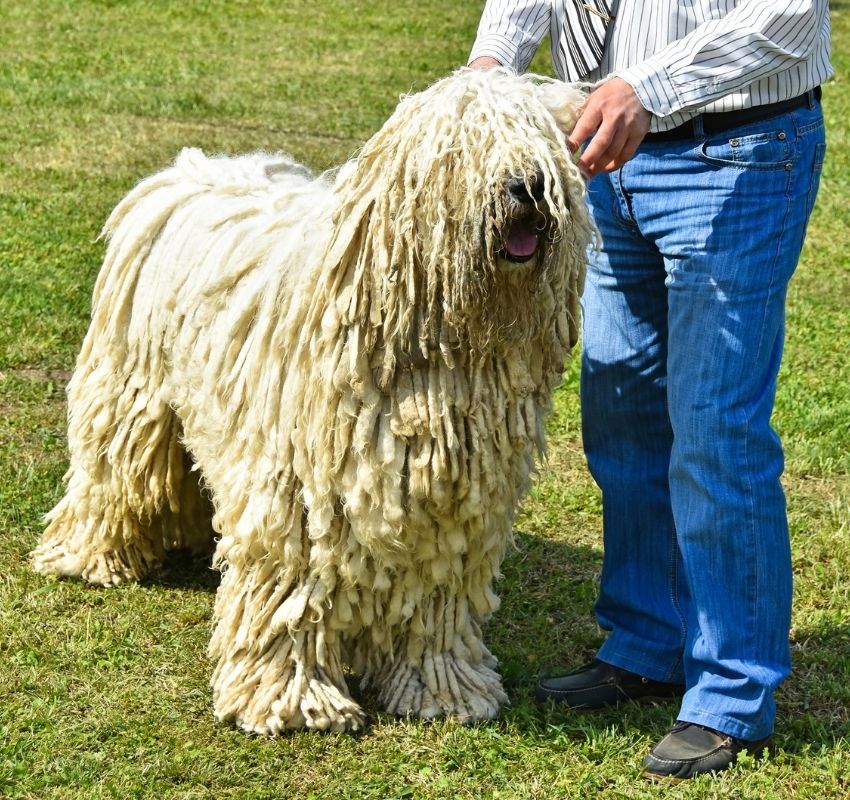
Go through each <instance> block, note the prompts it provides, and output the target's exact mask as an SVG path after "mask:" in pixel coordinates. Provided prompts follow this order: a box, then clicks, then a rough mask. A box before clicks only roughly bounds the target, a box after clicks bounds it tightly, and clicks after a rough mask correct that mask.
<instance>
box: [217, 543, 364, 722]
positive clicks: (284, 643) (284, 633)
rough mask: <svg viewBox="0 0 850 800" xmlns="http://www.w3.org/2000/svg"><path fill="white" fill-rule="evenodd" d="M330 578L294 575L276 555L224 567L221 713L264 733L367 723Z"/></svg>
mask: <svg viewBox="0 0 850 800" xmlns="http://www.w3.org/2000/svg"><path fill="white" fill-rule="evenodd" d="M328 579H330V580H333V578H332V573H331V574H328V573H327V572H324V573H323V572H321V571H316V570H309V569H308V574H307V575H306V576H305V575H304V573H303V572H301V574H300V575H292V571H291V570H287V569H286V567H284V566H282V565H281V564H280V563H279V562H277V561H276V559H275V558H274V557H273V556H269V557H267V558H261V559H256V560H255V559H253V558H249V559H248V560H247V561H246V563H239V564H233V563H230V564H228V565H227V566H226V568H225V569H224V574H223V577H222V583H221V587H220V588H219V591H218V595H217V597H216V607H215V617H216V627H215V631H214V633H213V636H212V639H211V641H210V655H211V657H212V658H213V659H215V660H216V661H217V664H216V667H215V670H214V673H213V677H212V681H211V682H212V687H213V698H214V703H215V714H216V717H217V718H218V719H220V720H230V721H233V722H235V723H236V724H237V725H239V726H240V727H241V728H243V729H245V730H247V731H251V732H254V733H260V734H265V735H276V734H279V733H281V732H282V731H284V730H286V729H291V728H304V727H306V728H311V729H315V730H333V731H342V730H358V729H360V728H362V727H363V724H364V721H365V717H364V714H363V711H362V709H361V708H360V706H359V705H358V704H357V703H356V702H355V701H354V700H353V699H352V698H351V697H350V696H349V694H348V688H347V686H346V682H345V677H344V675H343V667H342V661H341V655H340V642H339V632H338V631H337V630H336V628H335V627H334V626H333V625H332V624H331V622H330V620H329V618H330V616H331V614H332V609H331V608H330V605H329V604H328V602H327V598H328V593H329V590H330V588H331V587H329V586H328V585H327V581H328Z"/></svg>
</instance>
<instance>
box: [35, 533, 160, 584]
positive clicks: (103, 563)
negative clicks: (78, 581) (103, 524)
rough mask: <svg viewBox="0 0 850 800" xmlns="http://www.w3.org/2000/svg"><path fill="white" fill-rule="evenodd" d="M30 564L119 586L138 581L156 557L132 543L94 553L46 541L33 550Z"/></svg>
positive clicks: (45, 572)
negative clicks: (70, 549)
mask: <svg viewBox="0 0 850 800" xmlns="http://www.w3.org/2000/svg"><path fill="white" fill-rule="evenodd" d="M32 563H33V568H34V569H35V571H36V572H40V573H42V574H43V575H59V576H61V577H67V578H82V580H84V581H86V583H91V584H94V585H95V586H120V585H121V584H123V583H132V582H134V581H139V580H141V579H142V578H143V577H145V575H147V574H148V573H149V572H150V571H151V570H152V569H154V568H155V567H156V566H157V565H158V564H159V559H158V558H157V557H156V555H155V554H153V553H150V552H147V551H144V550H142V549H140V548H137V547H133V546H127V547H124V548H119V549H115V550H105V551H102V552H94V553H93V552H88V551H68V550H67V549H66V548H65V546H64V545H63V544H62V543H46V544H42V545H40V546H39V547H37V548H36V549H35V550H34V551H33V553H32Z"/></svg>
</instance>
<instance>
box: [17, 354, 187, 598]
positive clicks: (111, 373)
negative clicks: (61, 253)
mask: <svg viewBox="0 0 850 800" xmlns="http://www.w3.org/2000/svg"><path fill="white" fill-rule="evenodd" d="M99 355H100V356H101V358H100V359H98V358H94V357H91V358H89V359H83V357H81V359H83V360H82V363H80V364H78V370H77V374H75V376H74V379H73V380H72V382H71V385H70V386H69V391H68V419H69V424H68V446H69V450H70V456H71V463H70V468H69V470H68V474H67V475H66V479H67V490H66V493H65V496H64V497H63V498H62V499H61V500H60V501H59V503H58V504H57V505H56V507H55V508H54V509H53V510H52V511H51V512H50V513H49V514H48V515H47V520H48V523H49V524H48V527H47V530H46V531H45V533H44V535H43V536H42V539H41V542H40V543H39V545H38V547H37V548H36V549H35V550H34V551H33V561H34V566H35V568H36V570H38V571H39V572H43V573H53V574H58V575H68V576H75V577H82V578H83V579H84V580H86V581H89V582H90V583H95V584H101V585H104V586H110V585H117V584H120V583H125V582H127V581H133V580H139V579H140V578H142V577H144V576H145V575H146V574H147V573H148V572H149V571H150V570H151V569H152V568H154V567H155V566H156V565H157V564H158V563H159V562H160V559H161V557H162V554H163V521H162V518H161V513H160V512H161V511H162V510H163V508H165V507H169V508H170V509H171V510H172V511H176V510H177V509H178V508H179V496H180V493H181V491H182V489H181V482H182V479H183V475H184V468H183V463H184V461H183V459H184V457H185V456H184V452H183V448H182V446H181V445H180V443H179V423H178V421H177V420H176V418H175V417H174V414H173V412H172V411H171V409H170V408H169V407H168V405H167V404H166V403H165V402H164V400H162V399H161V398H160V397H159V396H158V395H157V393H156V391H155V390H152V389H149V388H148V386H147V385H144V384H143V382H142V381H141V380H140V379H138V378H137V377H136V376H133V375H131V376H130V377H127V376H126V373H124V374H123V375H122V372H121V370H120V369H117V368H116V367H115V365H114V363H110V361H109V360H107V359H106V358H103V354H102V353H101V354H99Z"/></svg>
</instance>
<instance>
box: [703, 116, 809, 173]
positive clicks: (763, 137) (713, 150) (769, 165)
mask: <svg viewBox="0 0 850 800" xmlns="http://www.w3.org/2000/svg"><path fill="white" fill-rule="evenodd" d="M768 122H769V123H773V127H772V128H771V129H769V130H760V131H754V132H752V133H747V132H746V131H745V130H743V129H741V130H740V131H735V130H732V131H726V132H724V133H721V134H714V135H712V136H709V137H708V138H707V139H705V141H703V142H702V144H701V145H700V148H699V157H700V159H701V160H702V161H704V162H705V163H707V164H712V165H714V166H717V167H737V168H738V169H752V170H782V169H788V165H789V163H790V159H791V156H792V148H791V142H792V141H793V133H789V132H788V131H786V130H785V129H784V128H783V127H782V126H781V124H777V121H776V120H770V121H768ZM747 130H750V131H752V130H753V126H749V127H748V129H747Z"/></svg>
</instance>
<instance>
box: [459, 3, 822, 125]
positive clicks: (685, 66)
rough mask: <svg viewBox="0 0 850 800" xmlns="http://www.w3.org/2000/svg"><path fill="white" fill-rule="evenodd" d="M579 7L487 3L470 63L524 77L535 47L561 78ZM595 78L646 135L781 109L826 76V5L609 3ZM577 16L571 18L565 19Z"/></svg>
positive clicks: (546, 4)
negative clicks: (629, 91) (626, 100)
mask: <svg viewBox="0 0 850 800" xmlns="http://www.w3.org/2000/svg"><path fill="white" fill-rule="evenodd" d="M575 3H579V4H580V3H581V0H487V3H486V5H485V7H484V12H483V14H482V16H481V23H480V25H479V27H478V36H477V38H476V40H475V44H474V45H473V48H472V53H471V55H470V58H469V60H470V61H472V60H474V59H475V58H478V57H479V56H491V57H492V58H495V59H496V60H497V61H499V62H500V63H502V64H504V65H506V66H510V67H513V68H514V69H515V70H517V72H523V71H524V70H525V69H526V68H527V67H528V64H529V63H530V61H531V58H532V56H533V55H534V52H535V50H536V49H537V47H538V45H539V44H540V42H541V41H542V40H543V37H544V36H545V35H546V33H547V32H548V33H549V34H550V36H551V41H552V61H553V64H554V67H555V71H556V73H557V74H558V76H559V77H561V78H563V77H564V75H565V74H566V63H567V59H568V55H567V53H568V52H569V47H570V33H569V30H568V26H567V25H566V24H565V23H566V22H567V20H568V14H567V6H568V5H572V4H575ZM611 7H612V8H611V15H612V19H611V21H610V22H609V24H608V30H607V34H606V37H605V46H604V50H603V53H602V59H601V63H600V65H599V68H598V69H596V70H594V71H593V72H591V73H590V74H589V75H587V80H588V81H597V80H599V79H601V78H603V77H610V76H614V75H617V76H619V77H621V78H623V79H624V80H625V81H627V82H628V83H629V84H630V85H631V86H633V87H634V89H635V92H636V93H637V95H638V97H639V98H640V101H641V103H643V105H644V107H645V108H646V109H647V110H649V111H651V112H652V113H653V115H654V117H653V120H652V125H651V128H650V130H653V131H662V130H667V129H669V128H673V127H675V126H676V125H680V124H681V123H683V122H685V121H686V120H688V119H690V118H691V117H693V116H695V115H696V114H697V113H702V112H712V113H713V112H721V111H734V110H738V109H742V108H749V107H751V106H760V105H766V104H768V103H775V102H779V101H781V100H788V99H790V98H792V97H797V96H798V95H800V94H803V93H804V92H806V91H808V90H809V89H813V88H814V87H816V86H818V85H819V84H821V83H823V82H824V81H825V80H826V79H827V78H829V77H830V75H832V66H831V65H830V61H829V4H828V0H690V2H678V3H677V2H673V1H672V0H655V1H654V2H652V3H643V2H637V0H619V1H618V0H614V2H613V3H611ZM570 14H571V15H575V9H573V8H571V9H570Z"/></svg>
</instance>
